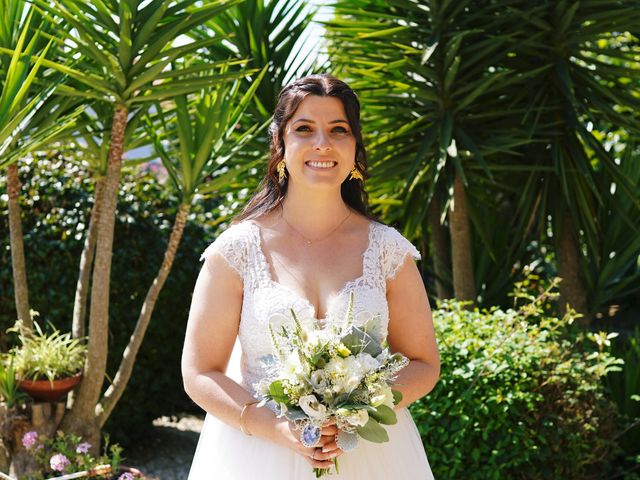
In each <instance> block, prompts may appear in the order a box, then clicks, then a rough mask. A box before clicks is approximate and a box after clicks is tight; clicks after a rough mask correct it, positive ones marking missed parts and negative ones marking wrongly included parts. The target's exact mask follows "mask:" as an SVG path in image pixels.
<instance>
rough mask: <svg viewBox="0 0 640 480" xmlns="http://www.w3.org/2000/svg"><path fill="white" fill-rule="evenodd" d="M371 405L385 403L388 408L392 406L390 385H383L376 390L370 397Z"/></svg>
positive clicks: (377, 405) (375, 405)
mask: <svg viewBox="0 0 640 480" xmlns="http://www.w3.org/2000/svg"><path fill="white" fill-rule="evenodd" d="M371 405H373V406H374V407H379V406H380V405H386V406H387V407H389V408H393V392H392V391H391V387H383V388H381V389H380V390H378V391H377V392H376V393H375V395H373V396H372V397H371Z"/></svg>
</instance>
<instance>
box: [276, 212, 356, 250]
mask: <svg viewBox="0 0 640 480" xmlns="http://www.w3.org/2000/svg"><path fill="white" fill-rule="evenodd" d="M350 216H351V209H349V213H347V216H346V217H344V218H343V219H342V221H341V222H340V223H339V224H338V225H337V226H336V227H335V228H334V229H332V230H331V231H330V232H329V233H327V234H326V235H325V236H323V237H320V238H315V239H313V240H309V239H308V238H307V237H305V236H304V235H303V234H301V233H300V232H299V231H298V230H297V229H296V228H294V227H293V225H291V224H290V223H289V222H287V219H286V218H284V210H283V212H282V219H283V220H284V223H286V224H287V225H288V226H289V228H290V229H291V230H293V231H294V232H296V233H297V234H298V235H299V236H300V237H301V238H302V239H303V240H304V243H305V245H306V246H307V247H310V246H311V245H313V244H314V243H318V242H321V241H322V240H326V239H327V238H329V237H330V236H331V235H332V234H333V233H334V232H335V231H336V230H338V228H340V227H341V226H342V224H343V223H344V222H346V221H347V219H348V218H349V217H350Z"/></svg>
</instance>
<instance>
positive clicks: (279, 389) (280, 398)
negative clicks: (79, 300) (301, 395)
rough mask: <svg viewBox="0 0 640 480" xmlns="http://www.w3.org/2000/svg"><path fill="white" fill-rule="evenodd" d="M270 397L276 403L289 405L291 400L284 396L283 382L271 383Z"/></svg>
mask: <svg viewBox="0 0 640 480" xmlns="http://www.w3.org/2000/svg"><path fill="white" fill-rule="evenodd" d="M269 397H271V400H273V401H274V402H278V403H287V404H288V403H289V399H288V398H287V396H286V395H285V394H284V387H283V386H282V381H281V380H276V381H275V382H271V385H269Z"/></svg>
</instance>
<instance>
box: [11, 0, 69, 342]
mask: <svg viewBox="0 0 640 480" xmlns="http://www.w3.org/2000/svg"><path fill="white" fill-rule="evenodd" d="M0 8H1V9H2V11H3V12H5V14H6V15H7V16H6V17H5V21H4V22H1V23H0V52H2V53H4V54H7V55H3V56H2V57H0V72H1V74H0V78H1V79H2V80H0V82H1V86H2V94H1V95H0V168H3V167H6V168H7V193H8V197H9V201H8V207H9V232H10V243H11V264H12V269H13V279H14V282H13V284H14V292H15V301H16V311H17V314H18V318H19V319H21V320H22V322H23V323H22V325H23V327H24V328H26V329H27V330H30V329H31V328H32V325H33V323H32V319H31V314H30V308H29V290H28V284H27V269H26V263H25V256H24V240H23V235H22V226H21V223H20V206H19V203H18V197H19V194H20V180H19V178H18V166H17V163H16V162H17V161H18V160H19V159H20V158H21V157H24V156H26V155H28V154H29V153H30V152H32V151H34V150H36V149H38V148H39V147H40V146H41V145H43V144H46V143H48V142H51V141H52V140H53V139H54V138H55V137H56V136H58V135H60V134H61V133H62V132H63V131H64V130H65V129H66V128H69V127H70V126H71V124H72V122H73V117H75V116H76V115H77V114H78V112H74V113H73V114H71V115H68V116H66V117H63V116H62V113H66V109H65V108H64V107H63V106H61V104H60V102H59V101H58V100H57V99H54V98H51V95H52V93H53V90H54V88H53V87H55V84H56V83H57V82H59V81H60V79H59V78H58V79H57V80H55V79H54V80H52V79H51V76H49V78H48V82H49V86H48V87H46V88H40V89H36V88H33V86H34V84H35V82H37V80H38V78H39V77H42V76H43V74H42V70H41V67H42V63H43V61H44V58H45V57H46V55H47V54H48V53H49V50H50V47H51V43H50V42H49V43H47V42H46V40H45V39H44V32H46V30H47V29H48V28H50V26H49V24H48V22H46V21H44V20H43V18H42V16H41V15H40V14H39V13H38V12H37V11H35V10H34V9H33V8H32V6H31V5H30V4H28V3H27V2H25V1H21V0H20V1H8V0H2V2H0ZM32 61H33V62H34V64H33V66H30V63H31V62H32ZM58 77H59V75H58Z"/></svg>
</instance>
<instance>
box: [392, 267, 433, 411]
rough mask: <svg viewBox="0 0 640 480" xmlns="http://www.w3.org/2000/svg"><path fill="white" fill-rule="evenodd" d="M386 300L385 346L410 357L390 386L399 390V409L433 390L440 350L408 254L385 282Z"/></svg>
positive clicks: (419, 282)
mask: <svg viewBox="0 0 640 480" xmlns="http://www.w3.org/2000/svg"><path fill="white" fill-rule="evenodd" d="M387 303H388V304H389V334H388V335H389V336H388V340H389V346H390V347H391V350H392V351H394V352H400V353H402V354H404V355H405V356H406V357H407V358H408V359H409V360H410V362H409V365H407V366H406V367H405V368H403V369H402V370H401V371H400V373H399V374H398V378H397V380H396V381H395V383H394V386H393V389H394V390H398V391H400V392H401V393H402V401H401V402H400V404H398V405H397V406H396V408H402V407H406V406H407V405H409V404H411V403H413V402H415V401H416V400H418V399H420V398H422V397H423V396H425V395H426V394H427V393H429V392H430V391H431V390H433V387H434V386H435V384H436V383H437V381H438V378H439V376H440V353H439V352H438V345H437V344H436V337H435V332H434V329H433V319H432V318H431V307H430V306H429V299H428V297H427V292H426V291H425V288H424V283H423V282H422V277H420V272H418V268H417V267H416V265H415V263H414V262H413V260H412V258H411V257H410V256H409V255H407V256H406V258H405V260H404V263H403V264H402V266H401V267H400V268H399V270H398V272H397V274H396V276H395V278H393V279H392V280H389V281H388V282H387Z"/></svg>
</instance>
